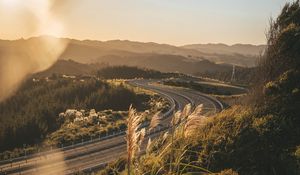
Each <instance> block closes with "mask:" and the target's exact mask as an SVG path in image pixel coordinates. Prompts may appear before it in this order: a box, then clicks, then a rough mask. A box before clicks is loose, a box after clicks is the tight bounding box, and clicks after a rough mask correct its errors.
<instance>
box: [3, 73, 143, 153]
mask: <svg viewBox="0 0 300 175" xmlns="http://www.w3.org/2000/svg"><path fill="white" fill-rule="evenodd" d="M144 98H145V97H143V96H138V95H137V94H136V93H135V92H133V91H132V90H129V89H127V88H125V87H124V86H122V85H121V86H112V85H110V84H108V83H106V82H102V81H99V80H96V79H87V80H84V81H79V80H76V79H75V80H74V79H64V78H57V79H52V80H51V79H50V80H44V79H40V80H35V81H32V80H28V81H27V82H25V83H24V84H23V86H22V87H21V88H20V90H18V92H17V93H16V94H15V95H14V96H12V97H11V98H9V99H7V100H6V101H4V102H1V103H0V151H3V150H7V149H12V148H15V147H22V146H23V144H35V143H39V142H40V141H41V140H42V139H43V138H45V136H46V135H47V134H48V133H50V132H53V131H55V130H57V129H58V128H59V127H60V125H61V124H62V123H60V121H59V118H58V114H59V113H61V112H64V111H66V109H70V108H71V109H72V108H73V109H96V110H97V111H100V110H104V109H113V110H117V111H118V110H124V111H126V110H127V109H128V106H130V104H134V106H136V107H138V108H139V109H141V108H142V107H143V103H142V102H144V101H145V100H146V99H144ZM119 99H122V102H120V101H119ZM143 110H144V109H143Z"/></svg>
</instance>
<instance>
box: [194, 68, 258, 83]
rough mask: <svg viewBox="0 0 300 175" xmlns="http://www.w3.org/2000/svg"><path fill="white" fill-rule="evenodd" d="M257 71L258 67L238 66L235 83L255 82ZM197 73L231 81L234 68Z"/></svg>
mask: <svg viewBox="0 0 300 175" xmlns="http://www.w3.org/2000/svg"><path fill="white" fill-rule="evenodd" d="M256 72H257V68H245V67H236V69H235V79H234V82H233V83H237V84H241V85H252V84H254V83H255V80H256V78H255V75H256ZM196 75H198V76H203V77H208V78H213V79H217V80H221V81H225V82H230V81H231V76H232V70H226V71H214V72H205V73H196Z"/></svg>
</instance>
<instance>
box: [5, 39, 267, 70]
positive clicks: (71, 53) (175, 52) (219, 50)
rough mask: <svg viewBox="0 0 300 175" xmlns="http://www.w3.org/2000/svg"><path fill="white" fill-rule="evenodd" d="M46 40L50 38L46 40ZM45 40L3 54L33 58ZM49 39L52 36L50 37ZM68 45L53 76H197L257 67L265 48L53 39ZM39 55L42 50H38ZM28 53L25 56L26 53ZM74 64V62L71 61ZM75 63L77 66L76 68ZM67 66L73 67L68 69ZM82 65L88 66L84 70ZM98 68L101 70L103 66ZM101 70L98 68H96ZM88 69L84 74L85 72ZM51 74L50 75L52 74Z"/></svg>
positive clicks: (15, 45) (11, 45)
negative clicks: (144, 71) (131, 69)
mask: <svg viewBox="0 0 300 175" xmlns="http://www.w3.org/2000/svg"><path fill="white" fill-rule="evenodd" d="M43 37H46V36H43ZM43 37H32V38H29V39H20V40H14V41H8V40H0V53H1V52H5V51H6V50H14V52H18V56H20V57H22V56H24V57H29V56H30V53H26V51H24V50H26V48H27V47H28V48H31V50H32V48H35V44H36V43H37V42H36V41H37V40H40V39H42V38H43ZM47 37H48V36H47ZM51 39H55V40H59V41H63V42H66V43H68V44H67V47H66V49H65V50H64V52H63V53H62V54H61V55H60V57H59V60H69V61H59V62H57V63H56V65H54V66H52V67H51V68H50V69H52V71H48V72H49V73H50V72H60V73H62V72H64V71H66V70H65V69H63V68H62V67H69V68H70V69H71V70H68V71H66V73H73V74H74V73H76V72H80V73H82V72H83V73H87V72H89V71H88V70H94V68H95V66H93V68H92V69H89V68H88V67H89V66H91V65H94V64H99V65H103V64H104V65H105V64H108V65H128V66H138V67H145V68H150V69H155V70H159V71H162V72H182V73H187V74H195V73H199V72H212V71H223V70H228V69H232V66H231V64H235V65H238V66H242V67H253V66H255V63H256V61H257V58H258V56H259V54H260V53H262V52H263V50H264V48H265V46H264V45H250V44H236V45H232V46H228V45H225V44H194V45H185V46H173V45H168V44H157V43H153V42H148V43H145V42H136V41H128V40H111V41H105V42H103V41H94V40H75V39H67V38H53V37H52V38H51ZM36 48H37V49H36V50H37V51H38V47H36ZM23 52H24V53H23ZM70 60H72V61H70ZM75 62H77V63H76V64H75ZM66 64H70V65H69V66H66ZM81 64H87V65H89V66H87V65H86V67H85V66H83V65H81ZM99 65H98V66H99ZM96 67H97V66H96ZM82 69H84V71H83V70H82ZM49 73H48V74H49Z"/></svg>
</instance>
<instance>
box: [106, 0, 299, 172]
mask: <svg viewBox="0 0 300 175" xmlns="http://www.w3.org/2000/svg"><path fill="white" fill-rule="evenodd" d="M255 75H256V77H258V83H257V84H256V86H255V87H254V88H253V90H252V91H251V93H250V95H249V96H248V99H249V100H248V103H247V104H244V105H235V106H232V107H231V108H229V109H226V110H224V111H223V112H221V113H220V114H217V115H216V116H213V117H203V116H201V114H197V115H196V117H195V116H194V115H193V114H190V115H188V117H187V119H186V120H183V121H182V122H180V123H181V124H179V125H175V127H174V128H175V129H171V130H170V131H168V132H166V133H165V134H163V135H162V136H161V137H160V138H158V140H156V141H154V142H152V143H151V144H150V146H149V147H148V148H149V150H148V151H147V153H146V154H145V155H144V156H142V157H140V158H138V159H139V161H138V163H137V164H138V166H136V167H138V170H137V172H138V173H137V174H149V175H151V174H168V173H169V174H193V173H194V174H195V173H198V174H199V173H206V174H212V172H221V173H218V174H229V175H230V174H234V175H235V174H241V175H248V174H249V175H252V174H272V175H277V174H289V175H298V174H300V154H299V153H300V117H299V114H300V108H299V106H300V81H299V77H300V2H299V0H297V1H295V2H293V3H287V4H286V5H285V7H284V8H283V10H282V12H281V14H280V15H279V17H278V18H277V19H276V20H275V21H272V23H271V28H270V31H269V33H268V46H267V49H266V52H265V53H264V56H263V58H262V59H261V62H260V65H259V67H258V71H257V72H256V74H255ZM195 111H197V108H196V110H195ZM183 113H185V112H183ZM194 113H195V112H194ZM176 116H178V115H176V114H175V116H174V117H175V118H176ZM181 118H183V117H181ZM189 118H190V120H192V119H193V118H194V120H193V122H189ZM189 128H191V129H189ZM119 163H120V162H119ZM118 165H120V166H118ZM118 165H116V164H115V165H110V166H111V167H117V170H118V172H122V170H120V168H124V166H123V164H118ZM121 165H122V166H121ZM106 170H107V169H106ZM123 170H124V169H123ZM192 172H193V173H192Z"/></svg>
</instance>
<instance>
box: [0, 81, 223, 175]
mask: <svg viewBox="0 0 300 175" xmlns="http://www.w3.org/2000/svg"><path fill="white" fill-rule="evenodd" d="M128 83H129V84H131V85H135V86H139V87H142V88H145V89H148V90H151V91H154V92H156V93H158V94H160V95H161V96H163V97H165V98H167V99H168V100H169V101H171V103H173V104H172V110H171V111H169V113H167V114H165V118H164V121H163V124H164V125H165V127H167V126H168V124H169V122H170V119H171V117H169V116H170V115H171V113H173V112H174V111H175V110H182V109H183V107H184V106H185V105H186V104H188V103H191V104H192V105H194V106H195V105H198V104H203V105H204V115H211V114H214V113H217V112H219V111H220V110H222V108H223V106H222V104H221V103H220V102H219V101H217V100H216V99H214V98H212V97H210V96H207V95H205V94H201V93H199V92H196V91H194V90H190V89H184V88H172V87H168V86H164V85H157V84H155V81H153V80H132V81H129V82H128ZM162 127H164V126H162ZM163 131H164V130H158V131H154V132H152V133H149V134H148V135H147V137H151V138H153V137H156V136H158V135H160V133H161V132H163ZM124 135H125V133H124V132H123V131H122V132H120V133H116V135H115V136H112V137H110V138H107V139H105V140H103V139H99V140H96V141H93V142H90V143H84V144H82V145H77V146H74V147H71V148H68V149H56V150H55V151H52V152H49V153H47V154H36V155H34V156H31V157H30V158H28V159H27V160H19V161H15V162H11V163H6V164H1V165H0V175H1V174H36V175H38V174H39V175H42V174H45V175H57V174H74V173H77V172H79V171H88V170H91V169H94V168H95V167H98V168H99V167H101V166H103V165H105V164H106V163H108V162H111V161H113V160H115V159H117V158H119V157H121V156H124V155H125V154H126V143H125V140H124ZM145 140H147V139H145Z"/></svg>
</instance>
